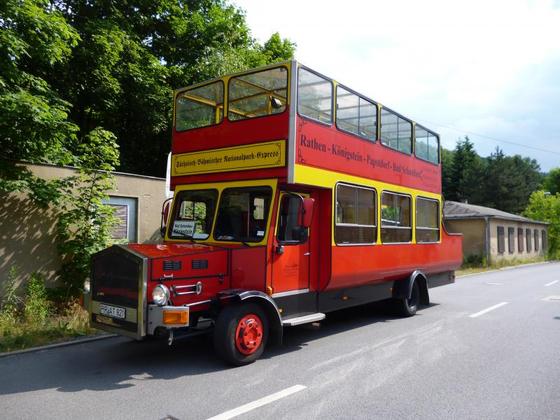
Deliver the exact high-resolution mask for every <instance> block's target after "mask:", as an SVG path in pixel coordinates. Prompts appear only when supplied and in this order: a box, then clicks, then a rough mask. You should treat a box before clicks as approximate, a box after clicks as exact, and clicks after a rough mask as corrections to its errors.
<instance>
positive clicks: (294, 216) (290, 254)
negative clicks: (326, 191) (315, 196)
mask: <svg viewBox="0 0 560 420" xmlns="http://www.w3.org/2000/svg"><path fill="white" fill-rule="evenodd" d="M306 197H309V195H307V194H301V193H290V192H281V193H280V205H279V206H278V217H277V219H276V238H275V244H276V245H275V247H274V249H273V257H272V288H273V291H274V292H273V293H274V294H277V293H282V292H288V293H289V292H294V293H305V292H307V291H308V290H309V267H310V262H309V261H310V259H311V252H310V251H311V247H310V245H309V228H304V227H302V226H301V225H300V224H301V214H302V206H303V198H306Z"/></svg>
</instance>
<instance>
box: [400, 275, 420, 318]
mask: <svg viewBox="0 0 560 420" xmlns="http://www.w3.org/2000/svg"><path fill="white" fill-rule="evenodd" d="M396 304H397V310H398V312H399V314H400V315H402V316H405V317H409V316H413V315H415V314H416V311H417V310H418V305H419V304H420V287H419V286H418V282H417V281H415V282H414V284H413V285H412V294H411V295H410V298H406V297H404V298H400V299H398V300H397V301H396Z"/></svg>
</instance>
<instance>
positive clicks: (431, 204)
mask: <svg viewBox="0 0 560 420" xmlns="http://www.w3.org/2000/svg"><path fill="white" fill-rule="evenodd" d="M437 241H439V202H438V201H437V200H430V199H428V198H422V197H418V198H417V199H416V242H437Z"/></svg>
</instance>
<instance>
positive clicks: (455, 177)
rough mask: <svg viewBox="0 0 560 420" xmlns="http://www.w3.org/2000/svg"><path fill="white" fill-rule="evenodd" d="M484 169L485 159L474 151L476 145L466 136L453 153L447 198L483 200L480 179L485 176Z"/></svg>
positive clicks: (472, 201)
mask: <svg viewBox="0 0 560 420" xmlns="http://www.w3.org/2000/svg"><path fill="white" fill-rule="evenodd" d="M484 170H485V165H484V161H483V160H482V159H481V158H480V156H478V154H477V153H476V152H475V151H474V145H473V143H472V142H471V141H470V140H469V138H468V137H465V139H464V140H462V141H461V140H460V141H458V142H457V146H456V148H455V152H454V153H453V161H452V165H451V168H450V173H449V178H450V183H449V185H448V187H449V191H448V192H447V194H446V198H447V199H448V200H454V201H468V202H469V203H480V202H481V201H482V197H481V192H482V191H481V189H480V181H481V179H483V178H484Z"/></svg>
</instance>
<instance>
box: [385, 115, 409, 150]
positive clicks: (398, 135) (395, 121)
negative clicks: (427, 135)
mask: <svg viewBox="0 0 560 420" xmlns="http://www.w3.org/2000/svg"><path fill="white" fill-rule="evenodd" d="M380 137H381V143H383V144H384V145H385V146H388V147H390V148H391V149H395V150H398V151H399V152H403V153H408V154H411V153H412V123H411V122H410V121H407V120H405V119H404V118H402V117H399V116H398V115H397V114H395V113H394V112H392V111H391V110H389V109H387V108H381V136H380Z"/></svg>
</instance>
